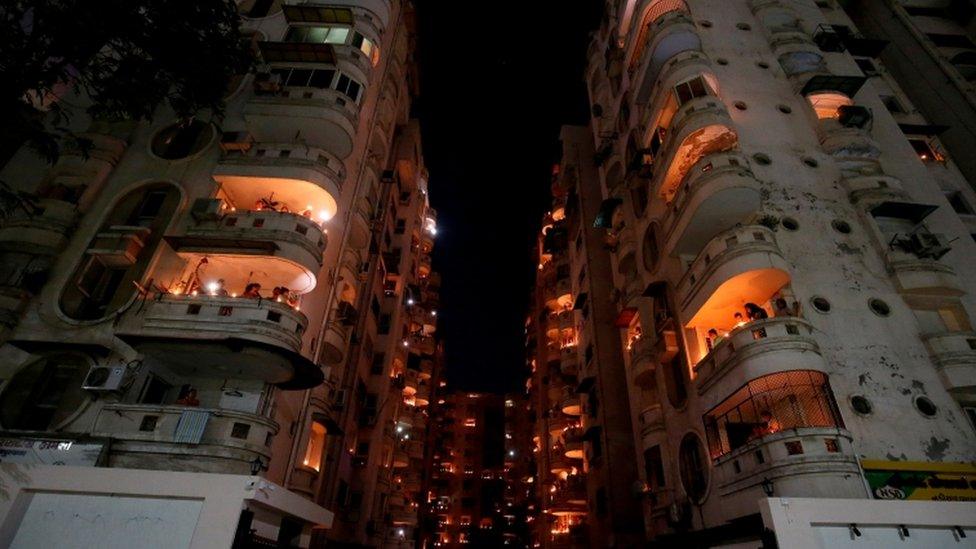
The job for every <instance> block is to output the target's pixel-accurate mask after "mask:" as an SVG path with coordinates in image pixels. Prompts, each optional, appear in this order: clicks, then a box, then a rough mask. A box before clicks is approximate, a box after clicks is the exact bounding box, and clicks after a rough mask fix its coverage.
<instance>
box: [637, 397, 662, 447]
mask: <svg viewBox="0 0 976 549" xmlns="http://www.w3.org/2000/svg"><path fill="white" fill-rule="evenodd" d="M637 419H638V421H639V423H640V432H641V441H642V443H643V445H644V449H648V448H652V447H654V446H655V445H658V444H660V443H661V437H662V436H666V435H667V434H666V433H665V432H664V410H663V409H662V408H661V405H660V404H652V405H650V406H648V407H647V408H644V409H643V410H641V412H640V415H639V416H638V418H637Z"/></svg>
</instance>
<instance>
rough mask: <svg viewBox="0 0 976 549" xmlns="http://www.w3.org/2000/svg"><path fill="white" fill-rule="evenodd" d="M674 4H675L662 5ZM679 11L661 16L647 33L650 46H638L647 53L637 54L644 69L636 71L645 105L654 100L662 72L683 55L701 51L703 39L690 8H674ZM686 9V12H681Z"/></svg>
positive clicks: (667, 12)
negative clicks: (672, 61) (676, 57)
mask: <svg viewBox="0 0 976 549" xmlns="http://www.w3.org/2000/svg"><path fill="white" fill-rule="evenodd" d="M661 4H672V5H674V3H672V2H661ZM674 7H676V9H671V10H665V11H664V12H663V13H661V14H659V16H658V18H657V20H656V21H655V22H654V23H653V24H652V25H651V27H650V28H649V29H648V31H647V36H649V37H650V38H647V39H644V41H646V42H647V46H646V47H644V45H643V44H642V43H640V41H639V43H638V46H637V47H638V48H642V47H643V48H644V51H643V52H636V53H637V55H636V56H635V61H636V60H637V59H638V57H637V56H639V60H640V68H635V69H634V70H635V71H636V72H635V78H634V80H633V82H635V83H637V82H639V83H640V84H639V86H636V87H637V89H638V92H637V102H638V103H645V102H647V101H648V100H649V99H650V96H651V94H652V93H653V90H654V89H655V87H656V85H657V84H658V79H659V77H660V76H661V72H662V69H663V68H664V67H665V65H666V64H667V63H668V62H669V61H670V60H671V59H672V58H674V57H675V56H677V55H679V54H681V53H683V52H689V51H694V52H700V51H701V49H702V47H701V38H700V37H699V36H698V32H697V29H696V27H695V23H694V21H693V20H692V18H691V17H690V15H689V14H688V13H687V6H674ZM681 8H684V9H681Z"/></svg>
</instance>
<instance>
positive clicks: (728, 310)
mask: <svg viewBox="0 0 976 549" xmlns="http://www.w3.org/2000/svg"><path fill="white" fill-rule="evenodd" d="M788 268H789V267H788V263H787V262H786V260H785V259H784V258H783V256H782V254H781V253H780V251H779V247H778V246H777V245H776V240H775V237H774V236H773V231H771V230H769V229H768V228H766V227H763V226H759V225H747V226H744V227H736V228H734V229H731V230H728V231H725V232H724V233H721V234H719V235H717V236H716V237H715V238H713V239H712V240H711V241H710V242H709V243H708V244H707V245H706V246H705V248H704V249H702V251H701V252H699V254H698V257H696V258H695V260H694V262H692V264H691V266H690V267H689V268H688V271H687V272H686V273H685V274H684V276H683V277H682V278H681V280H680V281H679V282H678V286H677V298H678V303H679V306H680V308H681V311H682V316H681V318H686V319H691V320H690V321H689V322H688V325H689V326H701V327H703V328H704V329H708V328H712V327H714V326H723V325H725V324H727V323H728V320H729V319H731V318H732V316H733V313H734V312H736V311H737V310H738V308H739V307H741V306H742V304H743V303H746V302H754V303H763V302H765V301H767V300H768V299H769V298H770V297H771V296H772V294H773V293H775V292H776V291H777V290H779V289H780V288H782V287H783V286H784V285H785V284H786V283H787V282H788V281H789V279H790V277H789V275H788V274H787V273H788Z"/></svg>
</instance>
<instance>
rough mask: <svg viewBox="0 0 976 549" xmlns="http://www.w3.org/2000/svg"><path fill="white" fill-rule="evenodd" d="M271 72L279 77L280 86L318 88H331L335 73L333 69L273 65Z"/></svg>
mask: <svg viewBox="0 0 976 549" xmlns="http://www.w3.org/2000/svg"><path fill="white" fill-rule="evenodd" d="M271 72H272V73H273V74H276V75H278V76H279V77H280V78H281V85H282V86H293V87H300V88H320V89H328V88H331V87H332V82H333V80H335V75H336V70H335V69H298V68H289V67H275V68H273V69H271Z"/></svg>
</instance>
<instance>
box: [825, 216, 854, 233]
mask: <svg viewBox="0 0 976 549" xmlns="http://www.w3.org/2000/svg"><path fill="white" fill-rule="evenodd" d="M830 226H831V227H833V228H834V230H835V231H837V232H839V233H840V234H851V224H850V223H848V222H846V221H844V220H843V219H835V220H833V221H831V222H830Z"/></svg>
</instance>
